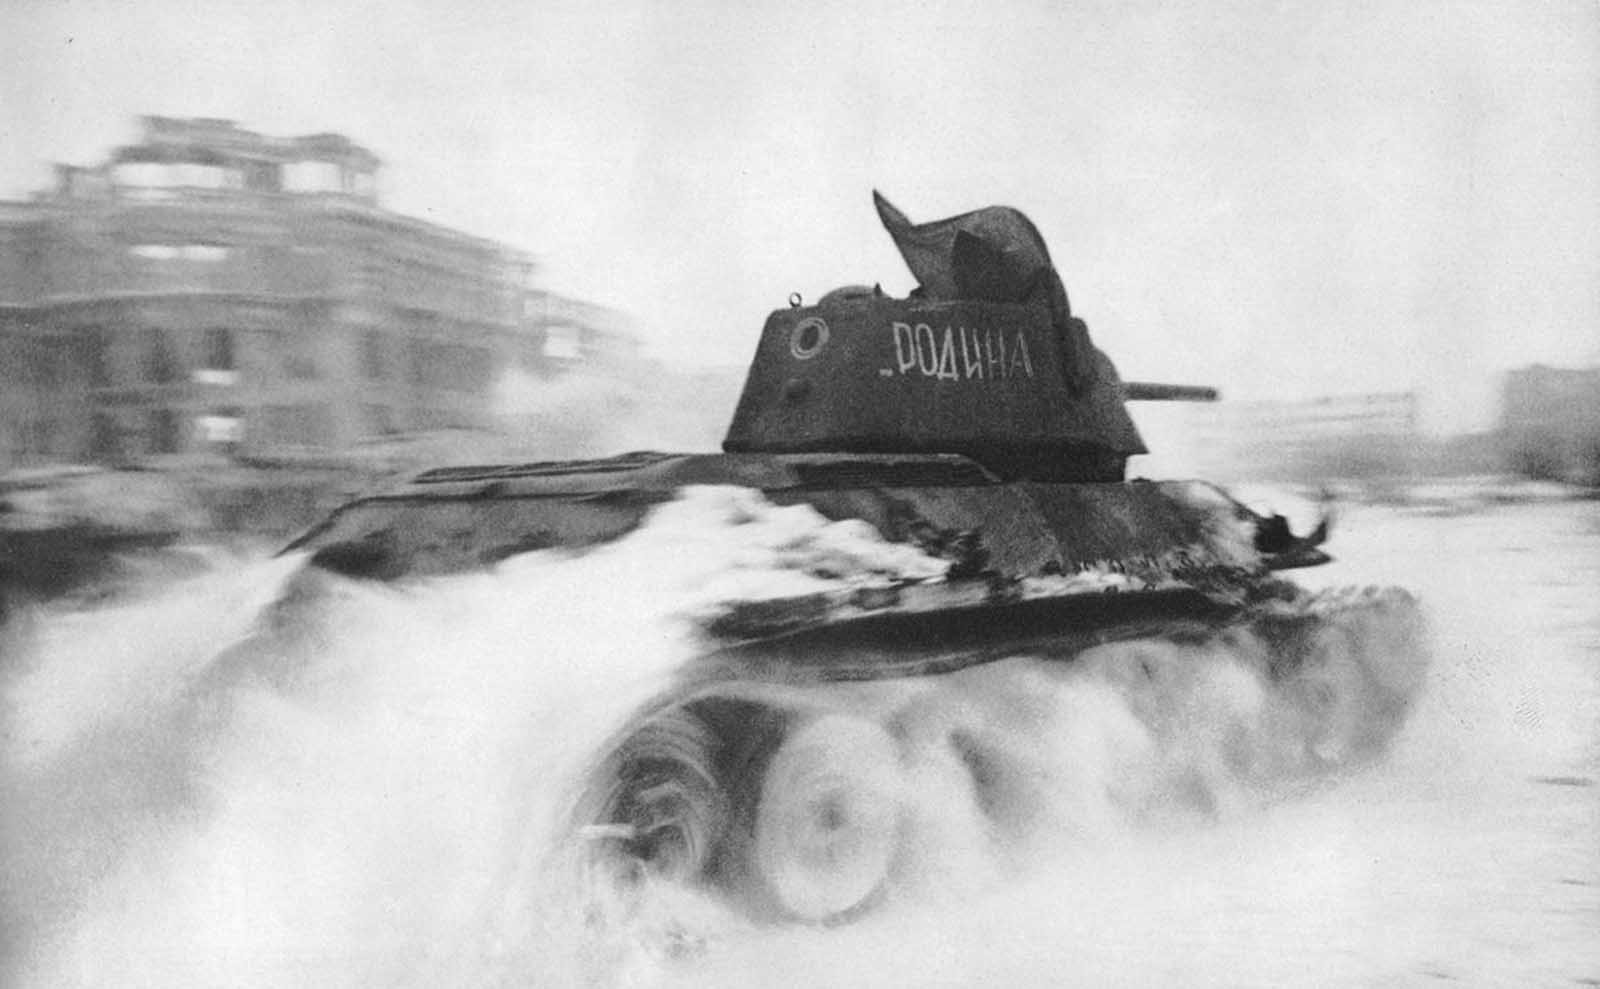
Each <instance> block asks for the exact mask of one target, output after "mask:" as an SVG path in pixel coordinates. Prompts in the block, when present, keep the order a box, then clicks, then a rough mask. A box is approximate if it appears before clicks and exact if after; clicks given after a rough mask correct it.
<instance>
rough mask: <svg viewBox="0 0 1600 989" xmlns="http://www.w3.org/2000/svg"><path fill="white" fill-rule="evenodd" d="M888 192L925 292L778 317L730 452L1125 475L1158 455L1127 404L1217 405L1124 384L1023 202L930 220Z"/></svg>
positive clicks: (1054, 477)
mask: <svg viewBox="0 0 1600 989" xmlns="http://www.w3.org/2000/svg"><path fill="white" fill-rule="evenodd" d="M874 195H875V198H876V202H877V205H878V213H879V215H880V216H881V217H882V219H883V222H884V225H885V227H887V228H888V230H889V233H890V234H891V235H892V236H893V237H894V239H895V243H896V244H897V245H898V246H899V247H900V251H901V254H902V255H903V256H904V257H905V259H906V261H907V263H908V264H909V265H910V267H911V269H912V271H913V272H914V273H915V274H916V276H917V278H918V281H919V282H920V284H919V287H918V288H917V290H916V291H914V292H913V293H912V295H911V297H910V298H906V299H894V298H889V297H888V296H886V295H884V294H883V292H882V291H881V290H878V289H860V288H854V289H845V290H838V291H835V292H832V293H829V294H828V295H827V296H824V297H823V298H822V300H821V301H820V303H819V304H817V305H815V306H802V305H801V304H800V299H799V298H798V297H793V298H791V308H790V309H788V310H780V311H778V312H774V313H773V314H772V315H771V316H769V317H768V319H767V322H766V326H765V327H764V328H763V329H762V332H761V338H760V341H759V343H758V344H757V347H756V355H755V360H754V361H753V363H752V365H751V369H750V374H749V378H748V379H747V381H746V384H745V388H744V392H743V394H742V396H741V398H740V400H739V405H738V408H737V410H736V411H735V413H734V417H733V423H732V425H731V427H730V428H729V430H728V435H727V438H726V439H725V440H724V442H723V449H724V450H727V451H728V452H730V453H748V452H769V453H807V452H817V451H838V452H848V453H879V454H881V453H950V454H960V455H962V456H965V457H969V458H971V459H972V460H975V461H977V462H978V463H980V464H982V465H984V466H985V467H987V468H989V469H990V470H992V471H994V473H995V474H997V475H998V476H1000V477H1001V478H1004V479H1007V480H1039V481H1082V482H1093V481H1101V482H1104V481H1120V480H1122V479H1123V476H1124V471H1125V464H1126V462H1127V459H1128V458H1129V457H1130V456H1133V455H1136V454H1141V453H1144V452H1146V450H1145V446H1144V442H1143V440H1141V439H1140V437H1139V432H1138V430H1137V428H1135V426H1134V424H1133V420H1132V419H1131V418H1130V417H1129V415H1128V413H1127V410H1126V408H1125V407H1124V404H1123V403H1124V402H1125V401H1127V400H1130V399H1134V400H1190V401H1194V400H1200V401H1204V400H1210V399H1213V398H1215V392H1214V391H1212V390H1210V389H1205V388H1194V387H1184V386H1174V385H1150V384H1137V385H1128V384H1125V383H1124V382H1123V381H1122V380H1121V378H1120V377H1119V376H1118V374H1117V369H1116V367H1115V366H1114V365H1113V364H1112V362H1111V360H1110V358H1108V357H1107V356H1106V355H1105V354H1104V353H1103V352H1101V351H1100V350H1099V349H1098V348H1096V347H1095V346H1094V344H1093V343H1092V342H1091V341H1090V339H1089V331H1088V327H1087V326H1085V324H1084V322H1083V321H1082V320H1080V319H1078V318H1076V317H1074V316H1073V315H1072V311H1071V308H1070V305H1069V304H1068V301H1067V293H1066V290H1065V289H1064V288H1063V287H1062V284H1061V279H1060V277H1059V276H1058V275H1057V274H1056V271H1055V268H1054V267H1052V266H1051V264H1050V256H1049V252H1048V251H1047V250H1046V249H1045V246H1044V242H1043V240H1042V239H1041V238H1040V237H1039V234H1038V231H1037V230H1035V229H1034V227H1033V224H1031V223H1029V222H1028V220H1027V218H1026V217H1024V216H1023V215H1022V214H1021V213H1019V212H1017V211H1016V210H1013V209H1009V208H1007V207H990V208H988V209H983V210H978V211H975V212H972V213H967V214H963V215H962V216H958V217H954V218H952V219H948V220H940V221H936V222H933V223H925V224H920V225H917V224H912V223H910V221H908V220H906V218H905V216H904V214H902V213H901V212H900V211H899V210H897V209H895V208H894V207H893V206H892V205H890V203H889V202H888V200H886V199H884V198H883V196H881V195H878V194H876V193H875V194H874Z"/></svg>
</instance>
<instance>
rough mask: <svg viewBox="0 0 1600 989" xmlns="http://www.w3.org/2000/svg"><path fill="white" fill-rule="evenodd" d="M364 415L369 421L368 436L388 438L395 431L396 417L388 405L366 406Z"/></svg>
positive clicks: (363, 411) (363, 409)
mask: <svg viewBox="0 0 1600 989" xmlns="http://www.w3.org/2000/svg"><path fill="white" fill-rule="evenodd" d="M362 414H363V416H365V418H366V420H367V435H368V436H388V435H390V434H392V433H393V432H394V431H395V428H394V415H393V414H392V413H391V412H390V411H389V407H388V406H386V405H364V406H362Z"/></svg>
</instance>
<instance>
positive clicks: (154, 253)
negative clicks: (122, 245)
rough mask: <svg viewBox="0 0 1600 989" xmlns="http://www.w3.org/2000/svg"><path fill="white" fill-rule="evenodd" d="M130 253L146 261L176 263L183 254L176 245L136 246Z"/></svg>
mask: <svg viewBox="0 0 1600 989" xmlns="http://www.w3.org/2000/svg"><path fill="white" fill-rule="evenodd" d="M128 253H129V254H132V255H133V256H134V257H136V258H143V259H144V260H146V261H175V260H177V258H178V256H179V255H180V254H181V253H182V252H181V251H180V250H179V249H178V245H176V244H134V245H133V246H132V247H130V248H128Z"/></svg>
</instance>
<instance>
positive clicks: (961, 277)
mask: <svg viewBox="0 0 1600 989" xmlns="http://www.w3.org/2000/svg"><path fill="white" fill-rule="evenodd" d="M872 201H873V204H874V205H876V206H877V208H878V217H879V218H880V219H881V220H882V221H883V226H884V229H885V230H888V231H889V236H890V237H892V238H894V243H895V246H896V247H898V248H899V249H900V256H901V257H903V258H905V260H906V267H908V268H910V269H911V273H912V274H913V275H915V276H916V278H917V284H919V285H920V286H921V287H922V291H921V294H922V295H923V296H924V297H925V298H929V299H938V300H950V301H960V300H973V301H983V302H1013V303H1025V302H1030V301H1032V302H1040V303H1044V304H1047V305H1048V306H1049V308H1050V322H1051V325H1053V326H1054V327H1055V328H1056V332H1057V334H1058V337H1059V339H1060V342H1061V348H1062V362H1061V363H1062V368H1063V371H1064V374H1065V377H1066V385H1067V388H1068V389H1069V390H1070V391H1071V392H1072V393H1073V394H1075V395H1082V394H1083V393H1085V392H1087V391H1088V390H1089V389H1090V388H1091V387H1092V385H1093V383H1094V382H1093V380H1092V379H1093V376H1094V375H1095V373H1096V365H1097V363H1098V359H1097V357H1096V352H1095V350H1094V345H1093V344H1092V343H1090V341H1089V328H1088V326H1086V325H1085V324H1084V322H1083V320H1081V319H1076V318H1074V317H1073V315H1072V306H1071V304H1070V303H1069V301H1068V300H1067V290H1066V286H1064V285H1062V284H1061V276H1060V275H1058V274H1056V269H1055V266H1054V265H1053V264H1051V262H1050V250H1049V249H1048V248H1047V247H1045V243H1044V237H1043V236H1041V235H1040V233H1039V228H1038V227H1035V226H1034V225H1033V221H1032V220H1029V219H1028V218H1027V217H1026V216H1024V215H1023V214H1022V212H1021V211H1020V210H1016V209H1012V208H1011V207H1010V206H987V207H984V208H983V209H978V210H973V211H972V212H970V213H962V214H961V215H959V216H952V217H950V218H948V219H944V220H931V221H929V222H927V223H912V222H911V220H910V219H908V218H907V217H906V215H905V214H904V213H902V212H900V210H899V209H898V208H896V207H895V205H894V204H893V203H891V202H889V200H887V199H885V198H884V197H883V194H882V193H881V192H878V191H877V190H873V193H872Z"/></svg>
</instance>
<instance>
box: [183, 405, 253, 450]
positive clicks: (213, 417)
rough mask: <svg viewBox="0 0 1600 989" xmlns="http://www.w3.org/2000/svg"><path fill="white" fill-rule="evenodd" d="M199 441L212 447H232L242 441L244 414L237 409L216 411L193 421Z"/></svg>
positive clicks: (197, 417)
mask: <svg viewBox="0 0 1600 989" xmlns="http://www.w3.org/2000/svg"><path fill="white" fill-rule="evenodd" d="M194 425H195V431H196V432H197V433H198V434H199V436H200V439H201V440H202V441H204V442H205V443H206V444H207V445H209V446H213V447H223V448H228V447H233V446H236V445H237V444H238V443H239V441H240V440H242V439H244V413H243V412H242V411H241V410H239V409H217V410H216V411H214V412H208V413H206V414H205V415H202V416H196V417H195V420H194Z"/></svg>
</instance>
